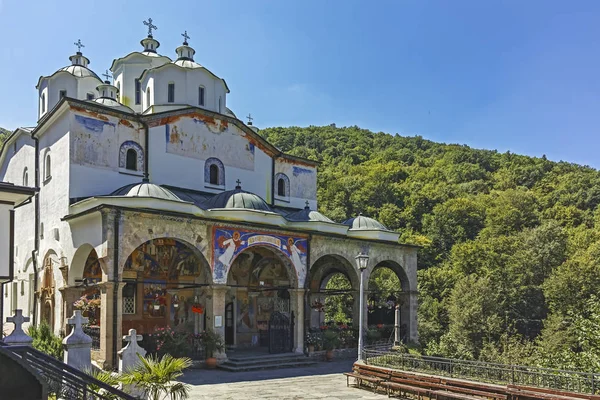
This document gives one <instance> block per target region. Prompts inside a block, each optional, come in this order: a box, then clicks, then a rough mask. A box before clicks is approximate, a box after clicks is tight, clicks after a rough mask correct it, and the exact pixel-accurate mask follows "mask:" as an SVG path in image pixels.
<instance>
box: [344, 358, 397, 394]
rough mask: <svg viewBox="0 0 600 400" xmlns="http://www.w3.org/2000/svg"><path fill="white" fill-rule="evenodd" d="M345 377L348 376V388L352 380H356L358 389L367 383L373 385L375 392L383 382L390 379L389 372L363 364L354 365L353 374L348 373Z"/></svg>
mask: <svg viewBox="0 0 600 400" xmlns="http://www.w3.org/2000/svg"><path fill="white" fill-rule="evenodd" d="M344 375H345V376H346V386H350V378H354V379H355V380H356V386H357V387H360V386H361V385H362V383H363V381H365V382H369V383H371V384H373V389H374V390H375V391H376V390H377V388H378V387H379V384H380V383H381V382H384V381H386V380H389V378H390V372H389V370H386V369H384V368H378V367H373V366H370V365H363V364H354V366H353V368H352V372H346V373H344Z"/></svg>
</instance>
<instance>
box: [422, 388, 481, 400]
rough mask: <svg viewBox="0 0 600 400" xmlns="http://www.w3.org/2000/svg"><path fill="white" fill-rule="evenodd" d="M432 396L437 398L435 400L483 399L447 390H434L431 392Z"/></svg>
mask: <svg viewBox="0 0 600 400" xmlns="http://www.w3.org/2000/svg"><path fill="white" fill-rule="evenodd" d="M431 395H432V396H434V397H435V399H439V398H440V397H441V398H444V397H446V398H451V399H461V400H481V397H476V396H470V395H467V394H463V393H456V392H450V391H446V390H434V391H432V392H431Z"/></svg>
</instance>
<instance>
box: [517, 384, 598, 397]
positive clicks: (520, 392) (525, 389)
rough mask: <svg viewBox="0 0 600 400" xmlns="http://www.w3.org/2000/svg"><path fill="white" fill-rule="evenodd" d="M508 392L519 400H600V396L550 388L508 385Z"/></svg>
mask: <svg viewBox="0 0 600 400" xmlns="http://www.w3.org/2000/svg"><path fill="white" fill-rule="evenodd" d="M508 391H509V393H511V394H512V395H513V396H515V397H519V398H537V399H559V400H581V399H587V400H598V399H600V396H598V395H593V394H586V393H575V392H567V391H564V390H556V389H550V388H538V387H533V386H520V385H508Z"/></svg>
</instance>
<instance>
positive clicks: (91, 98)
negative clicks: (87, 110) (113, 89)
mask: <svg viewBox="0 0 600 400" xmlns="http://www.w3.org/2000/svg"><path fill="white" fill-rule="evenodd" d="M94 97H95V96H94V93H88V94H87V96H86V98H87V99H88V100H94Z"/></svg>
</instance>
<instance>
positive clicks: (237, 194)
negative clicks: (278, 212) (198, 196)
mask: <svg viewBox="0 0 600 400" xmlns="http://www.w3.org/2000/svg"><path fill="white" fill-rule="evenodd" d="M204 208H205V209H207V210H210V209H213V208H242V209H247V210H257V211H267V212H273V211H272V210H271V207H269V205H268V204H267V202H266V201H264V200H263V198H262V197H260V196H258V195H256V194H254V193H250V192H246V191H245V190H242V189H241V187H240V186H236V188H235V189H234V190H228V191H225V192H223V193H219V194H217V195H216V196H213V197H211V198H210V199H208V200H207V201H206V202H205V203H204Z"/></svg>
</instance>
